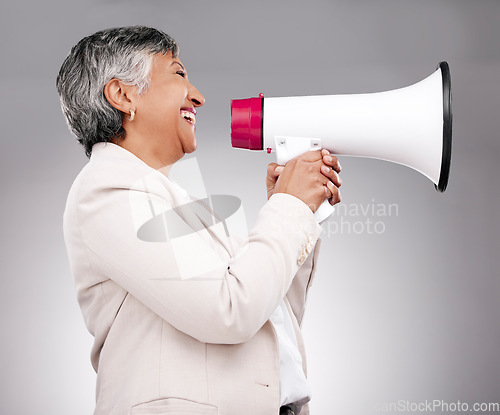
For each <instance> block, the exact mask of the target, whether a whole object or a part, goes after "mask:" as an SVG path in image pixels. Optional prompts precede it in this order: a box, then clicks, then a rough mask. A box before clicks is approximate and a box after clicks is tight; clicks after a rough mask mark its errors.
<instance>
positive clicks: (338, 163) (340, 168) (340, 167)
mask: <svg viewBox="0 0 500 415" xmlns="http://www.w3.org/2000/svg"><path fill="white" fill-rule="evenodd" d="M337 166H339V171H340V170H342V166H341V165H340V161H338V160H337Z"/></svg>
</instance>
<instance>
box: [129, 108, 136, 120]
mask: <svg viewBox="0 0 500 415" xmlns="http://www.w3.org/2000/svg"><path fill="white" fill-rule="evenodd" d="M134 118H135V110H130V117H128V119H129V120H130V121H134Z"/></svg>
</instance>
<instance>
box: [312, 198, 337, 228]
mask: <svg viewBox="0 0 500 415" xmlns="http://www.w3.org/2000/svg"><path fill="white" fill-rule="evenodd" d="M334 211H335V207H333V206H332V205H330V202H329V201H328V200H325V201H324V202H323V203H322V204H321V205H320V207H319V208H318V209H316V212H314V217H315V218H316V220H317V221H318V223H321V222H323V221H324V220H325V219H327V218H328V217H329V216H330V215H331V214H332V213H333V212H334Z"/></svg>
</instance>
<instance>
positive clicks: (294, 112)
mask: <svg viewBox="0 0 500 415" xmlns="http://www.w3.org/2000/svg"><path fill="white" fill-rule="evenodd" d="M451 136H452V112H451V76H450V68H449V66H448V63H447V62H441V63H439V65H438V68H437V70H436V71H435V72H434V73H433V74H432V75H430V76H429V77H427V78H425V79H424V80H422V81H420V82H418V83H416V84H414V85H411V86H408V87H405V88H400V89H395V90H392V91H386V92H377V93H371V94H345V95H319V96H303V97H282V98H264V95H263V94H260V96H259V97H258V98H248V99H235V100H232V101H231V143H232V146H233V147H236V148H244V149H249V150H267V152H268V153H270V152H272V151H276V155H277V159H278V164H285V163H286V162H287V161H288V160H290V159H292V158H293V157H296V156H298V155H299V154H302V153H304V152H305V151H308V150H317V149H321V148H326V149H327V150H329V151H330V152H331V153H333V154H336V155H347V156H359V157H369V158H377V159H381V160H387V161H391V162H394V163H398V164H403V165H405V166H408V167H411V168H412V169H415V170H417V171H419V172H420V173H422V174H423V175H425V176H427V177H428V178H429V179H430V180H432V181H433V182H434V185H435V187H436V189H437V190H438V191H440V192H444V190H445V189H446V186H447V184H448V177H449V173H450V163H451Z"/></svg>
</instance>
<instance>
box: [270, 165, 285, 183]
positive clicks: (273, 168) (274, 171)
mask: <svg viewBox="0 0 500 415" xmlns="http://www.w3.org/2000/svg"><path fill="white" fill-rule="evenodd" d="M282 170H283V166H280V165H279V164H276V163H270V164H269V165H268V166H267V175H268V176H269V177H271V178H273V179H275V178H277V177H278V176H279V175H280V173H281V171H282Z"/></svg>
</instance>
